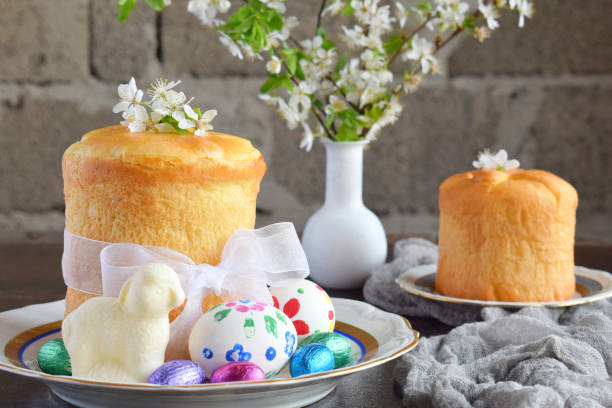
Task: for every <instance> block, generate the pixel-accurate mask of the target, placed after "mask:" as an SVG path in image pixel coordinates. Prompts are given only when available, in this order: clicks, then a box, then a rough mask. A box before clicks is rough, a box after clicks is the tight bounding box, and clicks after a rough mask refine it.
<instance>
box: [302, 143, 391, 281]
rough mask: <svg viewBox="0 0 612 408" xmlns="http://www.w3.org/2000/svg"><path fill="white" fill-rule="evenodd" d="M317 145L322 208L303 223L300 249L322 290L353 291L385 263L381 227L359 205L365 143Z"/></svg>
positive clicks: (360, 202) (364, 207) (385, 250)
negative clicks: (322, 154)
mask: <svg viewBox="0 0 612 408" xmlns="http://www.w3.org/2000/svg"><path fill="white" fill-rule="evenodd" d="M322 141H323V144H324V145H325V151H326V180H325V203H324V204H323V206H322V207H321V208H320V209H319V210H317V211H316V212H315V213H314V214H313V215H312V216H311V217H310V219H309V220H308V222H307V223H306V226H305V227H304V235H303V236H302V246H303V247H304V252H306V257H307V258H308V263H309V266H310V276H311V278H312V280H314V281H315V282H317V283H318V284H320V285H321V286H324V287H326V288H331V289H356V288H360V287H362V286H363V284H364V282H365V281H366V279H367V278H368V277H369V276H370V274H371V272H372V270H373V269H374V268H376V267H378V266H380V265H382V264H383V263H384V262H385V259H386V257H387V237H386V234H385V230H384V228H383V225H382V223H381V222H380V220H379V219H378V217H377V216H376V214H374V213H373V212H372V211H370V210H369V209H368V208H367V207H366V206H365V205H364V204H363V199H362V183H363V149H364V147H365V146H366V145H367V144H368V142H367V141H359V142H333V141H330V140H328V139H322Z"/></svg>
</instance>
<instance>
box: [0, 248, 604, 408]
mask: <svg viewBox="0 0 612 408" xmlns="http://www.w3.org/2000/svg"><path fill="white" fill-rule="evenodd" d="M396 238H397V237H392V239H391V240H390V241H393V240H395V239H396ZM61 252H62V246H61V244H44V243H32V244H30V243H27V244H2V245H0V312H2V311H5V310H10V309H15V308H18V307H22V306H26V305H30V304H35V303H44V302H51V301H54V300H58V299H62V298H63V297H64V293H65V286H64V283H63V281H62V274H61ZM575 259H576V264H577V265H583V266H587V267H590V268H595V269H602V270H607V271H612V245H599V244H587V243H584V244H582V243H578V244H577V245H576V253H575ZM329 293H330V295H331V296H335V297H347V298H352V299H363V297H362V295H361V291H333V290H330V291H329ZM407 317H408V319H409V320H410V322H411V323H412V325H413V327H414V328H415V329H416V330H418V331H419V332H420V333H421V335H422V336H432V335H436V334H442V333H446V332H448V331H449V330H450V329H451V328H450V327H449V326H446V325H444V324H442V323H440V322H438V321H436V320H434V319H425V318H415V317H410V316H407ZM394 366H395V361H391V362H388V363H386V364H383V365H381V366H379V367H375V368H372V369H368V370H365V371H362V372H360V373H356V374H353V375H350V376H347V377H344V379H342V381H341V382H340V383H339V385H338V387H336V390H335V391H333V392H332V393H331V394H330V395H328V396H327V397H326V398H324V399H323V400H321V401H319V402H318V403H316V404H314V405H312V406H313V407H369V406H372V407H378V406H384V407H399V406H400V402H401V401H400V398H399V397H398V396H396V395H395V394H394V392H393V382H392V372H393V367H394ZM5 406H6V407H69V406H71V405H69V404H67V403H65V402H64V401H62V400H60V399H58V398H57V397H55V395H54V394H53V393H52V392H50V390H49V389H48V388H47V387H46V386H45V385H44V384H42V383H41V382H38V381H35V380H32V379H28V378H24V377H21V376H18V375H15V374H10V373H7V372H4V371H0V407H5Z"/></svg>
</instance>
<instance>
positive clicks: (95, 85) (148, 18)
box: [0, 0, 612, 242]
mask: <svg viewBox="0 0 612 408" xmlns="http://www.w3.org/2000/svg"><path fill="white" fill-rule="evenodd" d="M116 3H117V2H116V0H0V10H1V12H0V154H1V160H0V240H1V241H31V240H36V241H40V240H49V241H53V240H59V239H60V238H61V230H62V228H63V222H64V221H63V195H62V180H61V168H60V160H61V155H62V152H63V151H64V149H65V148H66V147H67V146H69V145H70V144H71V143H73V142H75V141H76V140H78V139H79V138H80V137H81V135H82V134H83V133H85V132H87V131H88V130H91V129H93V128H98V127H102V126H107V125H110V124H114V123H117V122H118V120H119V118H118V116H117V115H115V114H113V113H112V112H111V107H112V106H113V104H114V102H115V99H116V86H117V84H118V83H120V82H126V81H127V80H128V79H129V77H130V76H131V75H134V76H136V78H137V80H138V83H139V85H140V86H141V87H144V85H145V84H146V83H148V82H149V81H150V80H152V79H154V78H156V77H159V76H163V77H167V78H171V79H179V78H180V79H182V80H183V82H184V84H183V85H184V86H183V89H184V90H185V91H186V93H187V94H189V95H193V96H195V97H196V99H197V103H198V105H199V106H202V107H213V106H214V107H216V108H217V109H218V110H219V112H220V115H219V116H218V117H217V118H216V119H215V122H214V125H215V129H217V130H221V131H225V132H228V133H233V134H237V135H240V136H243V137H246V138H249V139H251V140H252V141H253V143H254V144H255V145H256V146H257V147H258V148H259V149H260V150H261V151H262V153H263V154H264V157H265V158H266V161H267V163H268V172H267V174H266V176H265V178H264V182H263V185H262V189H261V193H260V199H259V201H258V225H265V224H267V223H270V222H273V221H279V220H291V221H293V222H295V224H296V227H297V228H298V229H301V228H303V225H304V223H305V221H306V220H307V218H308V216H309V215H310V214H311V213H312V212H313V211H314V210H315V209H316V208H318V207H319V205H320V204H321V203H322V200H323V191H324V185H323V182H324V151H323V147H322V146H321V145H320V144H319V143H316V144H315V147H314V148H313V151H312V152H310V153H306V152H304V151H300V150H299V149H298V142H299V138H300V135H299V132H297V131H295V132H294V131H289V130H287V129H286V127H285V125H284V123H283V122H282V120H281V119H280V118H279V117H278V116H277V115H276V114H275V112H273V110H272V109H271V108H270V107H268V106H266V105H263V104H262V103H260V101H259V100H258V99H257V93H258V89H259V86H260V85H261V83H262V82H263V80H264V69H263V66H262V65H261V64H253V63H248V62H245V61H239V60H237V59H234V58H232V57H231V56H230V55H229V53H228V52H227V51H226V50H225V49H224V48H223V47H222V46H221V45H220V44H218V42H217V40H216V35H215V34H214V32H213V31H212V30H210V29H208V28H206V27H203V26H201V25H200V24H199V23H198V21H197V20H196V18H195V17H194V16H192V15H189V14H188V13H187V12H186V0H174V2H173V3H174V4H173V5H172V6H171V7H169V8H167V9H166V10H164V12H163V13H161V15H156V14H155V13H154V12H153V11H152V10H150V9H149V8H148V7H147V6H146V4H145V3H144V1H140V2H139V4H138V5H137V7H136V10H135V12H134V13H133V14H132V16H130V19H129V20H128V22H127V23H124V24H119V23H118V22H117V16H116V13H117V12H116ZM404 3H405V2H404ZM535 3H536V14H535V16H534V18H533V19H532V20H529V21H528V22H527V24H526V27H525V28H524V29H518V28H517V27H516V25H517V24H516V23H517V17H516V15H514V14H511V15H506V16H504V17H503V18H502V29H499V30H497V31H495V32H494V34H493V37H492V38H491V39H490V40H488V41H486V42H485V43H484V44H479V43H478V42H477V41H476V40H474V39H472V38H469V37H467V36H464V38H462V39H461V40H460V41H459V42H455V43H454V44H453V45H451V47H452V48H450V49H446V50H445V53H444V61H445V66H446V70H445V74H444V75H442V76H438V77H436V78H435V79H432V80H428V81H427V82H426V83H425V84H424V86H422V88H421V89H420V90H419V91H418V92H417V93H415V94H413V95H410V96H408V97H405V99H404V101H405V109H404V113H403V115H402V117H401V119H400V120H399V121H398V122H397V123H396V124H395V125H394V126H392V127H390V128H386V129H385V131H384V132H383V134H382V135H381V137H380V139H379V140H378V141H377V142H376V143H374V144H373V145H372V146H371V149H370V150H369V151H367V152H366V155H365V166H364V168H365V175H364V200H365V203H366V205H368V206H369V207H370V208H371V209H373V210H374V211H375V212H376V213H377V214H379V216H381V218H382V220H383V223H384V224H385V227H386V229H387V231H388V232H390V233H411V234H420V235H426V236H430V237H435V235H436V230H437V187H438V185H439V183H440V182H441V181H442V180H443V179H444V178H446V177H447V176H449V175H451V174H453V173H456V172H459V171H466V170H468V169H469V168H470V167H471V162H472V160H473V159H474V158H475V155H476V154H477V152H478V151H479V150H481V149H482V148H483V147H490V148H492V149H499V148H506V149H507V150H508V151H509V153H510V155H511V156H512V157H516V158H519V159H520V160H521V164H522V167H525V168H532V167H536V168H542V169H546V170H549V171H552V172H554V173H556V174H558V175H559V176H561V177H563V178H565V179H566V180H568V181H569V182H571V183H572V184H573V185H574V186H575V187H576V189H577V190H578V193H579V196H580V206H579V211H578V237H580V238H581V239H586V240H597V241H608V242H610V241H612V182H611V181H610V178H611V177H612V164H611V161H610V160H609V157H610V156H612V25H610V24H609V15H610V12H612V3H610V1H609V0H587V1H580V2H576V1H572V0H536V1H535ZM318 5H319V2H318V0H302V1H297V0H288V8H289V12H288V13H289V15H291V14H295V15H299V16H301V19H302V26H301V27H299V28H298V32H297V34H296V36H297V37H298V38H304V36H306V35H312V32H313V31H314V25H315V24H314V22H315V15H314V12H315V11H314V10H315V9H316V8H317V7H318Z"/></svg>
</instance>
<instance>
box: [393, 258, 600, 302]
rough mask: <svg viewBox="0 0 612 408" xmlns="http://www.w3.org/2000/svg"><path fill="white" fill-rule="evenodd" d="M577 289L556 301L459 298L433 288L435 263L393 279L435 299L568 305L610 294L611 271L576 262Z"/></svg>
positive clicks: (405, 286)
mask: <svg viewBox="0 0 612 408" xmlns="http://www.w3.org/2000/svg"><path fill="white" fill-rule="evenodd" d="M574 268H575V269H574V271H575V274H576V291H575V293H574V295H573V296H572V298H571V299H568V300H563V301H559V302H499V301H484V300H475V299H461V298H455V297H450V296H444V295H441V294H440V293H438V292H437V291H436V289H435V281H436V270H437V265H436V264H431V265H420V266H416V267H414V268H410V269H408V270H407V271H406V272H404V273H403V274H401V275H400V276H399V277H398V278H397V279H396V280H395V283H397V284H398V285H399V286H400V287H401V288H402V289H404V290H405V291H406V292H409V293H412V294H413V295H417V296H421V297H424V298H427V299H432V300H436V301H438V302H445V303H456V304H463V305H472V306H481V307H484V306H498V307H504V308H509V309H518V308H523V307H534V306H535V307H568V306H575V305H580V304H584V303H591V302H596V301H598V300H601V299H605V298H608V297H611V296H612V274H610V273H608V272H605V271H599V270H596V269H589V268H585V267H583V266H575V267H574Z"/></svg>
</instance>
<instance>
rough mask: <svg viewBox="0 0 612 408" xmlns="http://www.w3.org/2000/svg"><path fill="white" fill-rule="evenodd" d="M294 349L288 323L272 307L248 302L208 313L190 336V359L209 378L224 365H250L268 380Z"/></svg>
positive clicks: (223, 305)
mask: <svg viewBox="0 0 612 408" xmlns="http://www.w3.org/2000/svg"><path fill="white" fill-rule="evenodd" d="M296 348H297V334H296V332H295V327H294V326H293V325H292V324H291V319H289V318H288V317H287V316H285V315H284V314H283V313H282V312H281V311H279V310H278V309H276V308H275V307H273V306H271V305H267V304H265V303H260V302H253V301H250V300H236V301H231V302H226V303H221V304H219V305H217V306H215V307H213V308H212V309H209V310H208V311H207V312H206V313H204V314H203V315H202V316H201V317H200V318H199V319H198V321H197V322H196V324H195V325H194V326H193V329H191V334H190V335H189V354H190V356H191V359H192V360H193V361H195V362H196V363H198V364H199V365H200V366H202V368H204V371H206V373H208V374H210V373H212V372H214V371H215V370H216V369H217V368H219V367H221V366H222V365H224V364H227V363H231V362H238V361H249V362H251V363H255V364H257V365H258V366H259V367H261V369H262V370H263V371H264V373H266V377H268V378H269V377H272V376H274V375H276V374H277V373H278V372H279V371H280V370H281V369H282V368H283V367H284V366H285V365H286V364H287V362H288V361H289V359H290V358H291V356H292V355H293V352H294V351H295V349H296Z"/></svg>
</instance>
